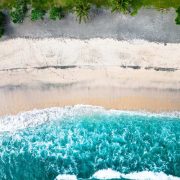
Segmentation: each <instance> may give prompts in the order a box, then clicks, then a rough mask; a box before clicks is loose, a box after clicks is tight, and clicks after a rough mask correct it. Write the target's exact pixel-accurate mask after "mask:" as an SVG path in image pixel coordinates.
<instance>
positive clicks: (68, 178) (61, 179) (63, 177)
mask: <svg viewBox="0 0 180 180" xmlns="http://www.w3.org/2000/svg"><path fill="white" fill-rule="evenodd" d="M55 180H77V177H76V176H75V175H69V174H60V175H58V176H57V177H56V178H55Z"/></svg>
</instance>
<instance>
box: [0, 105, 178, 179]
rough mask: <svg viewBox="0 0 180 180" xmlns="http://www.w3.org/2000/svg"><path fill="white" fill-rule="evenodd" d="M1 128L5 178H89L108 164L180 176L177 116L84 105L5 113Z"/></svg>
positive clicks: (0, 154) (0, 167)
mask: <svg viewBox="0 0 180 180" xmlns="http://www.w3.org/2000/svg"><path fill="white" fill-rule="evenodd" d="M38 118H39V119H41V120H42V119H43V121H41V123H39V124H38V123H34V122H36V120H37V119H38ZM18 123H19V124H21V125H19V126H17V127H16V124H18ZM33 123H34V124H33ZM0 126H1V127H3V128H0V179H2V180H4V179H7V180H11V179H13V180H23V179H26V180H36V179H37V180H46V179H47V180H51V179H52V180H53V179H55V178H56V176H58V175H59V174H71V175H76V177H77V178H79V179H88V178H91V177H92V176H93V174H94V173H95V172H97V171H99V170H102V169H108V168H111V169H113V170H115V171H118V172H120V173H124V174H128V173H132V172H142V171H151V172H164V173H165V174H167V175H173V176H177V177H180V117H179V115H155V114H145V113H132V112H121V111H106V110H104V109H103V108H98V107H97V108H96V107H85V106H82V107H81V106H80V107H69V108H66V109H58V110H57V109H54V110H48V109H47V110H45V111H43V110H42V111H36V112H33V113H32V114H31V112H28V113H27V114H26V113H25V114H23V115H18V116H12V117H10V116H9V117H2V118H1V119H0ZM9 127H11V128H9Z"/></svg>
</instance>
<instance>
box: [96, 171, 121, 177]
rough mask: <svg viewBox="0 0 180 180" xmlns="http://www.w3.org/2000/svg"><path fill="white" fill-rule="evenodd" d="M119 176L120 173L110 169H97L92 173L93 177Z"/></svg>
mask: <svg viewBox="0 0 180 180" xmlns="http://www.w3.org/2000/svg"><path fill="white" fill-rule="evenodd" d="M121 177H122V176H121V173H119V172H118V171H114V170H112V169H103V170H99V171H97V172H96V173H95V174H94V175H93V178H95V179H119V178H121Z"/></svg>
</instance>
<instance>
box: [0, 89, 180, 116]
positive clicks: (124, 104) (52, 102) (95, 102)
mask: <svg viewBox="0 0 180 180" xmlns="http://www.w3.org/2000/svg"><path fill="white" fill-rule="evenodd" d="M79 91H80V92H78V93H77V90H76V92H74V93H73V92H68V95H66V96H65V92H62V90H55V89H54V90H49V91H41V90H32V91H31V90H27V91H18V90H16V91H11V92H7V93H3V94H1V100H2V101H3V102H4V104H3V105H2V104H1V106H0V116H5V115H15V114H18V113H21V112H26V111H33V110H34V109H36V110H37V109H39V110H40V109H46V108H51V107H61V108H63V107H65V106H74V105H77V104H83V105H92V106H101V107H104V108H105V109H114V110H126V111H145V112H151V113H165V112H166V113H171V112H179V111H180V102H178V99H179V97H180V95H179V93H174V92H173V93H171V92H163V91H158V92H157V91H150V90H143V95H142V91H141V92H140V93H138V92H137V91H135V90H127V89H121V90H120V91H119V89H118V90H112V89H111V90H109V91H110V92H106V93H103V94H101V95H100V93H102V89H101V90H98V91H97V89H94V90H87V89H86V91H87V92H85V89H82V88H81V90H79ZM81 91H83V93H84V95H81V96H80V94H81V93H82V92H81ZM106 91H108V90H107V89H106ZM115 91H118V92H116V93H117V94H113V96H112V94H110V93H112V92H113V93H114V92H115ZM125 91H126V92H125ZM127 91H128V92H127ZM1 93H2V92H1ZM118 93H120V94H121V95H118ZM123 93H124V94H123ZM155 94H156V95H155ZM48 96H50V97H48ZM62 96H63V97H62ZM75 96H78V97H75ZM158 96H159V97H158ZM2 101H1V102H2ZM5 101H6V102H5Z"/></svg>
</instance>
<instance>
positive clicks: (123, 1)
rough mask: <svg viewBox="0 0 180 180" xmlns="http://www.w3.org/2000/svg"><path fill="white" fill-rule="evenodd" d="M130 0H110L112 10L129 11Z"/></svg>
mask: <svg viewBox="0 0 180 180" xmlns="http://www.w3.org/2000/svg"><path fill="white" fill-rule="evenodd" d="M131 3H132V0H112V12H115V11H119V12H123V13H127V12H130V6H131Z"/></svg>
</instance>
